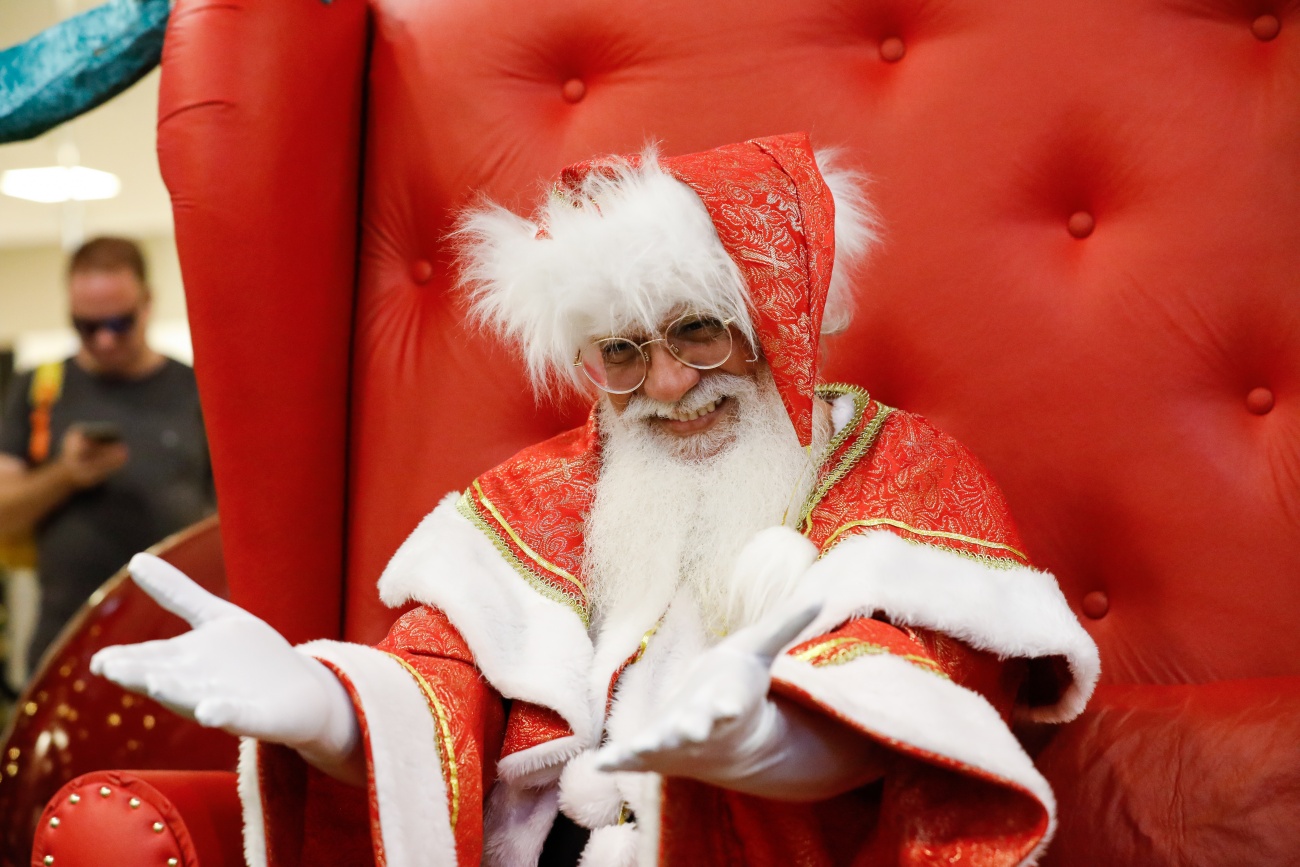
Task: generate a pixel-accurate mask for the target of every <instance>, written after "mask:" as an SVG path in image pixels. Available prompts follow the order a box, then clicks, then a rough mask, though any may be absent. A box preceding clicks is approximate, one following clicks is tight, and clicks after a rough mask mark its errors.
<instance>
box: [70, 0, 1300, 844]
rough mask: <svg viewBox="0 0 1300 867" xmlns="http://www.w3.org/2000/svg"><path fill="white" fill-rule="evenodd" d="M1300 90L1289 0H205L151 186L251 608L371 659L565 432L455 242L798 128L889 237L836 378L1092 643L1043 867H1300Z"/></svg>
mask: <svg viewBox="0 0 1300 867" xmlns="http://www.w3.org/2000/svg"><path fill="white" fill-rule="evenodd" d="M1298 86H1300V4H1297V3H1295V2H1289V0H1258V2H1255V0H1253V2H1250V3H1245V2H1239V0H1178V2H1156V0H1128V2H1122V3H1121V2H1106V0H1103V2H1097V3H1090V4H1082V5H1081V4H1078V3H1066V2H1061V0H973V2H968V3H961V4H953V3H936V2H928V0H861V2H853V3H847V2H840V0H807V2H800V3H789V2H783V0H750V2H747V3H736V2H721V0H713V2H705V3H701V2H699V0H665V2H660V3H654V4H649V3H621V4H604V3H589V2H580V0H555V2H547V3H536V2H525V0H479V2H472V3H470V2H451V0H430V2H425V3H418V4H417V3H409V2H398V0H372V2H370V3H369V4H368V5H367V4H366V3H363V2H362V0H334V2H332V3H321V2H317V0H294V2H279V3H257V2H251V0H221V2H216V0H180V2H178V3H177V4H176V7H175V9H174V11H173V17H172V23H171V28H170V31H169V33H168V36H167V43H166V51H165V56H164V72H163V84H162V104H161V106H160V114H159V151H160V158H161V161H162V166H163V171H164V175H165V178H166V180H167V183H168V185H169V187H170V189H171V190H172V194H173V198H174V204H175V212H176V229H177V240H178V244H179V248H180V255H181V263H182V269H183V273H184V277H185V281H186V285H187V292H188V298H189V309H190V315H191V318H192V324H193V331H194V343H195V356H196V366H197V369H198V375H199V384H200V389H201V392H202V397H203V402H204V408H205V412H206V417H207V420H208V424H209V426H210V432H211V442H212V451H213V457H214V462H215V466H216V473H217V488H218V495H219V499H220V508H221V515H222V522H223V523H222V533H223V537H224V539H223V541H224V550H225V565H226V570H227V575H228V579H229V585H230V592H231V596H232V597H233V598H234V599H235V600H236V601H237V602H239V603H240V604H242V605H244V606H246V607H248V608H250V609H251V610H253V611H254V612H255V613H257V614H259V615H260V616H262V617H264V618H266V619H267V620H269V621H270V622H271V623H272V624H274V625H275V626H277V627H278V628H280V629H281V630H282V631H284V632H285V633H286V634H287V635H288V636H290V637H291V638H292V639H294V640H297V641H301V640H305V639H309V638H315V637H321V636H328V637H344V638H347V639H351V640H356V641H373V640H375V639H377V638H378V637H380V636H381V635H382V634H383V632H384V631H385V628H386V627H387V625H388V624H389V623H390V622H391V621H392V619H393V617H394V613H393V612H391V611H388V610H385V609H384V608H382V606H381V605H380V604H379V602H378V600H377V598H376V594H375V591H374V584H375V580H376V578H377V577H378V575H379V572H380V570H381V568H382V567H383V565H384V563H385V561H386V559H387V558H388V556H389V555H390V554H391V553H392V552H393V550H394V549H395V548H396V547H397V545H398V544H399V543H400V542H401V540H402V539H403V538H404V536H405V534H406V533H408V532H409V531H410V529H411V528H412V527H413V526H414V525H415V523H416V522H417V521H418V520H419V518H420V517H421V516H422V515H423V514H425V513H426V512H427V511H429V510H430V509H431V508H432V506H433V505H434V504H435V503H436V502H437V500H438V498H439V497H441V496H442V495H443V494H444V493H445V492H447V491H448V490H451V489H454V488H459V487H461V486H463V485H464V484H465V483H466V482H467V480H468V479H469V478H471V476H472V475H474V474H475V473H476V472H478V471H480V470H482V469H483V468H485V467H487V466H489V465H491V464H493V463H494V462H495V461H497V460H499V459H501V458H503V457H505V456H507V455H509V454H510V453H512V452H513V451H515V450H516V449H518V448H519V447H521V446H523V445H525V444H528V443H531V442H534V441H536V440H538V439H541V438H543V437H545V436H548V435H549V434H551V433H553V432H555V431H558V430H560V429H561V428H563V427H565V426H566V425H569V424H571V423H573V422H574V420H575V419H576V418H577V412H576V409H575V408H574V407H560V408H555V407H541V408H539V407H537V406H536V405H535V404H534V402H533V400H532V398H531V397H529V395H528V394H527V390H526V388H525V386H524V382H523V379H522V377H521V375H520V373H519V369H518V365H517V364H516V363H515V362H514V361H513V360H512V359H511V357H510V356H509V355H508V354H507V353H506V352H504V351H503V350H502V348H501V347H499V346H497V345H495V344H494V343H492V342H491V341H489V340H487V339H485V338H484V337H482V336H481V335H478V334H475V333H472V332H471V331H469V330H467V329H466V328H465V326H464V323H463V319H462V309H461V308H460V306H459V305H458V303H457V301H456V299H455V298H454V296H453V295H452V293H451V292H450V286H451V282H452V273H451V267H452V263H451V261H450V258H449V254H448V250H447V246H446V244H445V243H444V240H443V237H444V234H445V233H446V232H447V230H448V228H449V226H450V223H451V219H452V216H453V214H454V212H455V211H456V209H457V208H459V207H461V206H462V205H464V204H465V203H466V202H468V201H469V200H470V199H471V197H473V196H474V195H476V194H478V193H480V192H482V193H486V194H488V195H490V196H492V197H493V198H496V199H498V200H502V201H504V202H506V203H507V204H511V205H515V206H520V207H522V206H525V205H526V204H527V203H528V202H530V201H531V200H533V198H534V197H535V195H536V194H537V192H538V191H539V189H540V186H539V183H540V179H543V178H546V177H548V176H550V175H551V174H553V173H554V172H555V171H556V170H557V169H559V168H560V167H561V166H563V165H565V164H567V163H569V162H572V161H575V160H578V159H582V158H585V157H588V156H591V155H593V154H597V153H605V152H610V151H628V150H635V149H637V148H639V147H640V146H641V145H642V144H643V143H644V142H645V141H646V140H647V139H648V138H656V139H659V140H661V141H662V142H663V146H664V149H665V150H666V151H667V152H670V153H677V152H688V151H693V150H699V149H703V148H707V147H710V146H713V145H717V144H721V143H725V142H730V141H735V140H740V139H744V138H748V137H753V136H759V135H767V134H774V133H782V132H788V131H792V130H799V129H806V130H809V131H811V133H812V135H813V136H814V140H815V142H816V143H817V144H819V145H841V146H844V147H845V148H847V149H848V156H849V159H850V160H851V161H852V162H854V163H856V164H859V165H861V166H862V167H863V168H865V169H866V170H867V171H869V172H870V173H871V174H872V175H873V176H874V178H875V185H874V190H873V194H874V198H875V201H876V203H877V205H878V207H879V210H880V213H881V215H882V216H883V218H884V221H885V224H886V237H887V243H886V245H885V249H884V252H883V253H882V254H881V255H880V256H879V257H878V258H877V260H876V261H875V262H874V264H873V265H872V267H871V268H870V270H869V271H868V272H867V273H866V274H864V276H863V279H862V281H861V286H860V287H859V310H858V315H857V318H856V320H855V324H854V326H853V328H852V330H851V331H850V332H849V333H848V334H847V335H846V336H844V337H843V338H840V339H839V340H838V341H837V342H836V343H835V344H833V345H832V346H831V348H830V352H831V355H830V361H829V370H828V373H829V374H830V375H831V376H833V377H835V378H841V379H848V380H851V381H854V382H857V383H860V384H862V385H864V386H866V387H867V388H869V389H870V390H871V392H872V394H873V395H874V396H876V397H878V398H880V399H882V400H883V401H885V402H887V403H889V404H891V405H895V406H901V407H904V408H906V409H909V410H912V411H915V412H920V413H922V414H924V415H927V416H928V417H930V418H931V419H932V420H934V421H935V422H936V423H937V424H938V425H939V426H940V427H942V428H944V429H945V430H947V431H949V432H950V433H952V434H954V435H956V436H957V437H958V438H959V439H961V440H962V441H963V442H964V443H966V444H967V445H968V446H970V447H971V448H972V449H973V450H974V451H975V452H976V453H977V454H978V455H979V456H980V457H981V458H982V459H983V460H984V462H985V463H986V464H987V465H988V466H989V468H990V469H991V471H992V473H993V475H994V477H995V478H996V479H997V480H998V482H999V483H1000V484H1001V486H1002V487H1003V488H1004V490H1005V491H1006V493H1007V495H1008V498H1009V500H1010V503H1011V506H1012V509H1013V512H1014V513H1015V514H1016V516H1017V518H1018V521H1019V524H1020V528H1021V530H1022V532H1023V535H1024V539H1025V542H1026V544H1027V546H1028V549H1029V552H1030V554H1031V555H1032V557H1033V558H1034V560H1035V561H1036V562H1037V563H1038V564H1040V565H1042V566H1044V567H1046V568H1049V569H1051V570H1052V571H1053V572H1055V574H1056V575H1057V576H1058V578H1059V580H1060V582H1061V586H1062V588H1063V590H1064V591H1065V593H1066V596H1067V598H1068V599H1069V600H1070V602H1071V604H1072V605H1074V606H1075V607H1076V610H1077V611H1078V612H1079V614H1080V616H1081V618H1082V619H1083V622H1084V624H1085V625H1086V627H1087V628H1088V629H1089V630H1090V632H1091V633H1092V635H1093V636H1094V638H1095V639H1096V641H1097V644H1098V645H1099V647H1100V649H1101V655H1102V665H1103V674H1102V686H1101V687H1100V689H1099V690H1098V692H1097V694H1096V696H1095V698H1094V700H1093V703H1092V705H1091V707H1090V709H1089V710H1088V711H1087V712H1086V713H1085V714H1084V716H1083V717H1082V718H1081V719H1079V720H1078V721H1076V722H1074V723H1072V724H1070V725H1069V726H1066V727H1064V728H1063V729H1061V730H1060V731H1055V732H1028V733H1026V739H1027V741H1028V742H1029V743H1030V745H1031V747H1032V748H1033V749H1034V750H1035V751H1036V752H1037V755H1038V761H1039V764H1040V766H1041V767H1042V768H1043V770H1044V772H1045V773H1046V774H1047V775H1048V777H1049V778H1050V779H1051V781H1052V783H1053V785H1054V787H1055V789H1056V791H1057V794H1058V797H1059V799H1060V802H1061V810H1060V814H1061V828H1060V832H1059V834H1058V836H1057V841H1056V843H1055V844H1054V846H1053V847H1052V849H1051V851H1050V852H1049V854H1048V856H1047V859H1046V861H1047V862H1048V863H1050V864H1053V865H1096V864H1107V865H1165V864H1168V865H1174V864H1180V865H1205V867H1210V865H1223V867H1227V865H1243V864H1252V865H1253V864H1258V865H1271V864H1285V863H1295V859H1296V855H1295V853H1296V852H1297V851H1300V823H1297V822H1296V821H1295V817H1296V816H1300V661H1298V656H1300V655H1297V654H1296V653H1295V650H1296V647H1297V635H1300V581H1297V580H1296V576H1297V574H1300V533H1298V532H1297V529H1298V525H1300V380H1298V378H1297V373H1298V372H1300V341H1298V340H1297V339H1296V335H1297V334H1300V296H1298V295H1297V288H1296V287H1297V286H1298V285H1300V99H1297V97H1296V93H1297V87H1298ZM61 863H66V862H61ZM205 867H208V863H207V862H205Z"/></svg>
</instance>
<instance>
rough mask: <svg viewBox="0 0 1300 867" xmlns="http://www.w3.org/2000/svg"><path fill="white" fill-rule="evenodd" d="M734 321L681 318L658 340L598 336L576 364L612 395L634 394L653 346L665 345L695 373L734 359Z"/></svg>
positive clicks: (580, 353)
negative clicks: (732, 328) (648, 348)
mask: <svg viewBox="0 0 1300 867" xmlns="http://www.w3.org/2000/svg"><path fill="white" fill-rule="evenodd" d="M733 321H734V320H732V319H719V318H717V317H716V316H706V315H702V314H699V313H687V314H685V315H683V316H679V317H678V318H677V319H674V320H673V321H672V322H670V323H668V326H667V327H666V328H664V331H663V334H662V335H660V336H659V337H655V338H652V339H650V340H645V341H640V342H638V341H635V340H632V339H631V338H627V337H598V338H595V339H593V340H589V341H588V342H587V343H585V344H583V345H582V347H581V348H579V349H578V354H577V356H575V357H574V359H573V363H574V365H575V366H576V367H581V368H582V372H583V373H584V374H586V376H587V378H588V379H590V380H591V381H592V383H593V384H595V386H596V387H597V388H599V389H600V390H601V391H604V392H608V393H609V394H631V393H632V392H634V391H636V390H637V389H638V388H640V387H641V384H642V383H644V382H645V378H646V372H647V371H648V370H649V369H650V353H649V352H648V351H647V349H646V347H648V346H649V345H650V344H652V343H661V342H662V343H663V344H664V346H665V347H666V348H667V350H668V351H669V352H671V353H672V355H673V358H676V359H677V360H678V361H680V362H681V363H682V364H685V365H686V366H687V367H693V368H695V369H696V370H712V369H713V368H715V367H720V366H721V365H723V364H725V363H726V361H727V359H728V358H730V357H731V351H732V349H733V346H732V336H731V323H732V322H733Z"/></svg>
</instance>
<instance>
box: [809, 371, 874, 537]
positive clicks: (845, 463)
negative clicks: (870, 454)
mask: <svg viewBox="0 0 1300 867" xmlns="http://www.w3.org/2000/svg"><path fill="white" fill-rule="evenodd" d="M817 391H818V393H819V394H823V393H824V394H828V395H829V394H851V395H853V403H854V407H853V418H852V419H850V420H849V423H848V424H846V425H845V426H844V427H843V428H842V429H841V430H840V432H839V433H838V434H836V435H835V438H834V439H832V440H831V441H830V444H829V445H827V446H826V455H825V457H823V458H822V463H825V462H826V461H828V460H830V458H831V455H833V454H835V452H836V451H837V450H838V449H839V448H840V446H842V445H844V443H845V442H846V441H847V438H848V437H849V436H851V435H852V434H853V433H854V432H855V431H857V430H858V426H859V425H860V424H861V423H862V417H863V415H864V414H865V413H866V409H867V404H868V403H869V402H870V400H871V398H870V396H869V395H868V394H867V392H866V391H865V390H864V389H861V388H859V387H857V386H856V385H843V384H839V383H836V384H833V385H827V386H823V387H822V388H819V389H818V390H817ZM877 406H878V409H877V410H876V414H875V415H874V416H872V418H871V421H869V422H867V426H866V427H865V428H863V429H862V431H861V433H859V434H858V436H857V438H856V439H855V440H854V441H853V444H852V445H851V446H849V448H848V451H846V452H845V453H844V456H843V457H842V458H840V462H839V463H838V464H837V465H836V466H835V469H833V470H831V471H830V472H829V473H828V474H827V475H826V478H824V479H822V481H821V484H819V485H818V486H817V488H816V490H815V491H814V492H813V493H812V495H811V496H809V497H808V502H806V503H805V504H804V507H803V511H802V512H801V513H800V515H799V526H800V527H802V528H803V532H804V533H807V532H808V531H809V529H811V523H812V512H813V509H815V508H817V504H818V503H820V502H821V501H822V499H823V498H825V496H826V495H827V494H828V493H830V490H831V488H833V487H835V486H836V485H838V484H839V483H840V481H841V480H843V478H844V477H845V476H847V475H848V474H849V471H850V470H852V469H853V468H854V467H855V466H857V463H858V461H860V460H862V456H863V455H865V454H866V453H867V451H868V450H869V449H870V448H871V446H872V444H873V443H875V441H876V437H877V436H878V435H879V434H880V428H881V427H882V426H883V425H884V424H885V419H887V418H888V417H889V414H890V413H891V412H893V411H894V408H893V407H890V406H885V405H884V404H883V403H878V404H877Z"/></svg>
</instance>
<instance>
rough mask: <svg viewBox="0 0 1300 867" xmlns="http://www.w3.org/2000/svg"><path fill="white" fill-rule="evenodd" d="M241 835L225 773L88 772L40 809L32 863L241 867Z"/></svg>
mask: <svg viewBox="0 0 1300 867" xmlns="http://www.w3.org/2000/svg"><path fill="white" fill-rule="evenodd" d="M240 827H241V814H240V808H239V795H238V793H237V790H236V779H235V774H233V773H231V772H229V771H94V772H92V773H89V774H83V775H82V776H80V777H77V778H76V779H74V780H71V781H69V782H68V783H67V784H65V785H64V786H63V788H61V789H59V791H58V792H57V793H56V794H55V796H54V797H53V798H52V799H51V800H50V802H49V803H48V804H46V806H45V810H44V812H42V813H41V818H40V822H39V824H38V825H37V828H36V837H35V840H34V841H33V845H32V861H31V863H32V865H33V867H38V865H40V867H52V865H57V867H95V865H101V864H103V863H104V854H105V853H106V852H108V853H112V860H113V863H117V864H157V865H172V867H178V865H184V867H200V865H201V867H242V865H243V863H244V856H243V849H242V846H241V840H240Z"/></svg>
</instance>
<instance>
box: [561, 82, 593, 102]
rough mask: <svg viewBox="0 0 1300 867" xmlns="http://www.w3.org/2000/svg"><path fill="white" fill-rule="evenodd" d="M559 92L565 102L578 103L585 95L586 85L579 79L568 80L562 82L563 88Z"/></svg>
mask: <svg viewBox="0 0 1300 867" xmlns="http://www.w3.org/2000/svg"><path fill="white" fill-rule="evenodd" d="M560 92H561V93H563V94H564V99H565V101H566V102H579V101H581V100H582V98H583V97H584V96H586V95H587V85H585V84H584V83H583V82H582V79H581V78H570V79H569V80H568V81H566V82H564V88H563V90H561V91H560Z"/></svg>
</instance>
